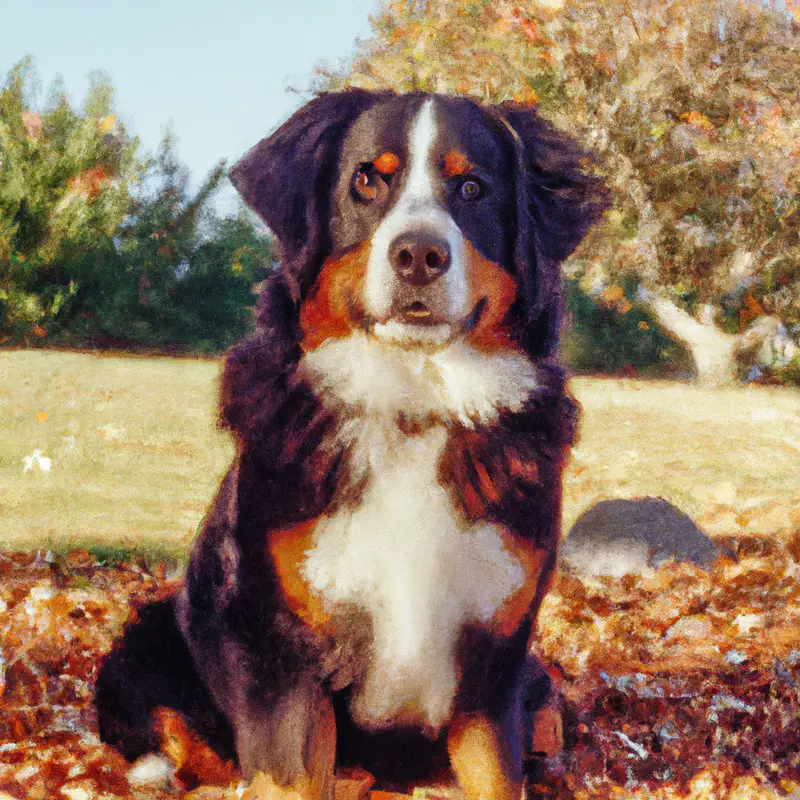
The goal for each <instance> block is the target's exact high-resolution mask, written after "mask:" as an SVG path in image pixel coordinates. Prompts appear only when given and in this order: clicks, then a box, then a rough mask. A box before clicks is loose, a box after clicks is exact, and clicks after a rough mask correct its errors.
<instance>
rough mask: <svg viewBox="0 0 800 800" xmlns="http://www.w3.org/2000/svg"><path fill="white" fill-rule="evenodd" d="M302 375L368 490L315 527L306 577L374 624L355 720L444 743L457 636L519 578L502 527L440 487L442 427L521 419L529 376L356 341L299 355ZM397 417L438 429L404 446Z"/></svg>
mask: <svg viewBox="0 0 800 800" xmlns="http://www.w3.org/2000/svg"><path fill="white" fill-rule="evenodd" d="M300 374H301V375H302V376H303V377H304V378H305V379H307V380H309V381H311V383H312V384H313V385H314V387H315V388H316V390H317V391H318V392H320V394H321V396H322V399H323V402H326V403H328V404H330V406H331V407H332V408H335V409H336V410H337V411H338V413H339V415H340V418H341V424H340V427H339V429H338V431H337V434H336V441H335V442H331V443H329V444H330V445H334V446H338V447H347V448H348V450H349V451H350V453H351V462H350V467H349V469H350V471H351V473H352V474H351V475H350V478H351V480H356V481H357V480H359V479H366V480H365V481H364V484H365V486H366V489H365V490H364V493H363V495H362V496H361V499H360V502H359V504H358V505H357V506H356V507H355V508H341V509H339V510H337V511H335V512H333V513H332V514H331V515H328V516H325V517H323V518H322V519H321V521H320V523H319V524H318V526H317V529H316V531H315V537H314V546H313V547H312V549H311V550H310V551H309V553H308V556H307V560H306V562H305V565H304V574H305V576H306V579H307V580H308V582H309V583H310V585H311V586H312V588H313V589H314V590H315V591H316V592H317V593H318V594H319V595H320V596H321V598H322V599H323V601H324V603H325V604H326V605H327V606H328V607H329V608H330V609H331V610H335V609H337V608H338V609H342V608H347V606H355V607H357V608H359V609H360V610H361V611H366V612H367V613H368V614H369V616H370V617H371V620H372V629H373V642H372V649H371V655H370V657H369V661H368V664H367V665H366V675H365V677H364V679H363V680H362V681H361V683H360V684H358V685H357V686H356V691H355V692H354V695H353V701H352V705H351V711H352V713H353V714H354V716H355V718H356V719H357V720H358V721H359V722H360V723H361V724H362V725H364V726H365V727H371V728H382V727H385V726H387V725H391V724H394V723H397V722H413V723H417V724H420V725H422V726H423V727H424V728H427V729H429V730H431V731H434V732H435V731H438V730H439V729H440V728H441V727H442V726H443V725H444V724H446V722H447V720H448V719H449V715H450V713H451V710H452V703H453V698H454V695H455V691H456V686H457V666H456V656H457V652H456V651H457V643H458V640H459V637H460V634H461V631H462V630H463V628H464V626H465V625H467V624H469V623H487V622H488V621H489V620H490V619H491V617H492V616H493V614H494V613H495V612H496V611H497V610H498V609H499V608H500V607H501V606H502V604H503V602H504V601H505V600H506V599H507V598H508V597H509V596H510V595H511V594H512V593H513V592H514V591H516V590H517V589H518V588H520V586H521V585H522V582H523V580H524V572H523V570H522V567H521V565H520V564H519V562H518V561H517V559H516V558H515V557H514V556H512V555H511V554H510V553H509V552H508V551H507V550H506V549H505V546H504V543H503V540H502V536H501V534H500V531H499V530H498V528H496V527H495V526H494V525H492V524H489V523H475V524H472V523H469V522H467V520H466V519H465V518H464V517H463V515H462V514H461V512H460V511H459V510H458V509H457V508H456V507H455V505H454V503H453V500H452V498H451V496H450V494H449V492H448V491H447V490H446V489H445V488H444V487H443V486H442V485H441V484H440V483H439V480H438V474H437V472H438V465H439V461H440V459H441V454H442V451H443V449H444V446H445V444H446V441H447V436H448V432H447V427H448V425H451V424H452V423H453V421H458V422H459V423H461V424H463V425H469V426H472V425H474V424H477V423H481V424H491V422H492V421H493V420H495V419H496V418H497V416H498V414H499V413H500V410H501V409H506V408H507V409H511V410H514V409H517V408H519V407H521V406H522V405H523V404H524V402H525V400H526V399H527V397H528V396H529V395H530V393H531V392H532V391H533V389H534V387H535V372H534V367H533V365H532V364H531V362H530V361H528V360H527V359H525V358H524V357H523V356H521V355H518V354H512V353H506V354H503V355H500V354H497V355H485V354H481V353H479V352H478V351H475V350H473V349H471V348H470V347H468V346H467V345H465V344H459V343H457V344H455V345H452V346H451V347H450V348H448V350H446V351H442V352H439V353H435V354H429V355H426V354H423V353H421V352H414V351H407V350H402V349H400V348H398V347H393V346H390V345H387V344H385V343H381V342H374V341H370V340H369V339H368V338H367V337H366V336H365V335H363V334H361V333H354V334H353V335H352V336H351V337H349V338H348V339H344V340H339V341H335V342H330V343H327V344H325V345H323V346H322V347H321V348H319V349H318V350H317V351H315V352H313V353H309V354H307V355H306V356H305V357H304V359H303V361H302V362H301V364H300ZM401 413H402V414H404V415H405V416H406V417H409V416H412V417H413V416H417V417H419V418H429V417H435V418H436V419H437V420H440V422H439V423H437V424H432V425H430V426H429V427H427V428H426V429H425V430H424V432H423V433H421V434H418V435H407V434H406V433H404V432H403V431H402V430H401V428H400V427H398V425H397V424H396V419H397V417H398V415H399V414H401Z"/></svg>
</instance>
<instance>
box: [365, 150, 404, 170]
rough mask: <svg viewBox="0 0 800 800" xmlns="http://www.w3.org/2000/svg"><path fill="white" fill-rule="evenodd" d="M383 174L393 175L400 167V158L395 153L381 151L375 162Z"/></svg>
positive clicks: (375, 165) (374, 164) (376, 167)
mask: <svg viewBox="0 0 800 800" xmlns="http://www.w3.org/2000/svg"><path fill="white" fill-rule="evenodd" d="M372 166H374V167H375V169H376V170H378V172H380V173H381V175H391V174H393V173H395V172H397V170H398V169H399V168H400V159H399V158H398V157H397V156H396V155H395V154H394V153H381V154H380V155H379V156H378V157H377V158H376V159H375V160H374V161H373V162H372Z"/></svg>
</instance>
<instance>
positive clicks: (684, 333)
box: [646, 294, 739, 386]
mask: <svg viewBox="0 0 800 800" xmlns="http://www.w3.org/2000/svg"><path fill="white" fill-rule="evenodd" d="M646 302H647V304H648V306H649V307H650V310H651V311H652V312H653V315H654V316H655V317H656V319H657V320H658V322H659V323H660V325H661V326H662V327H663V328H664V330H665V331H667V333H669V334H671V335H672V336H674V337H675V338H676V339H678V341H680V342H681V343H682V344H684V345H685V346H686V348H687V349H688V350H689V353H690V354H691V356H692V359H693V360H694V364H695V368H696V369H697V379H698V381H700V382H701V383H704V384H706V385H710V386H724V385H726V384H733V383H736V382H737V380H738V378H737V365H736V353H737V351H738V349H739V337H738V336H733V335H731V334H729V333H725V332H724V331H722V330H720V329H719V328H718V327H717V326H716V325H715V324H714V322H713V319H712V314H711V309H710V307H704V309H703V314H702V317H703V318H702V321H700V320H696V319H695V318H694V317H692V316H691V315H689V314H687V313H686V312H685V311H684V310H683V309H682V308H680V307H679V306H677V305H676V304H675V303H673V302H672V301H671V300H668V299H667V298H666V297H660V296H658V295H655V294H653V295H649V296H648V297H647V298H646Z"/></svg>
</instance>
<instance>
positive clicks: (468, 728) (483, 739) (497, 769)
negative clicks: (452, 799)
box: [447, 714, 522, 800]
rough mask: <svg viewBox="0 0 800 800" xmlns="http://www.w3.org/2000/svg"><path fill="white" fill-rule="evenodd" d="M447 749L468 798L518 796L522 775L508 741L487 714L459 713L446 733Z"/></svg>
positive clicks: (515, 799) (503, 799)
mask: <svg viewBox="0 0 800 800" xmlns="http://www.w3.org/2000/svg"><path fill="white" fill-rule="evenodd" d="M447 749H448V752H449V753H450V764H451V765H452V767H453V772H454V773H455V776H456V778H457V779H458V783H459V785H460V786H461V788H462V789H463V790H464V794H465V795H466V797H467V800H519V798H520V797H521V794H522V781H521V776H517V775H515V774H514V772H515V770H514V769H513V767H512V765H511V754H510V753H509V752H508V750H509V748H508V745H507V743H506V742H505V741H504V740H503V737H502V736H501V734H500V733H499V731H498V730H497V728H496V727H495V726H494V725H493V724H492V723H491V722H490V721H489V720H488V719H487V718H486V717H485V716H483V715H480V714H470V715H463V716H457V717H456V718H455V719H454V720H453V723H452V724H451V725H450V729H449V731H448V734H447Z"/></svg>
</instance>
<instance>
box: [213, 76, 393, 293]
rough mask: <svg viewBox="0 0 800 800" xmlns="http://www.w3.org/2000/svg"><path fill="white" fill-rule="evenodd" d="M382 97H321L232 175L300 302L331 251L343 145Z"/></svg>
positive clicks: (355, 93) (352, 93) (358, 92)
mask: <svg viewBox="0 0 800 800" xmlns="http://www.w3.org/2000/svg"><path fill="white" fill-rule="evenodd" d="M382 96H383V95H382V94H381V93H377V92H368V91H364V90H362V89H347V90H345V91H343V92H331V93H328V94H324V95H321V96H320V97H317V98H316V99H314V100H312V101H311V102H310V103H308V104H307V105H305V106H303V107H302V108H301V109H300V110H299V111H297V112H296V113H295V114H294V115H293V116H292V117H290V118H289V120H288V121H287V122H285V123H284V124H283V125H281V127H280V128H278V130H277V131H275V133H273V134H272V135H271V136H268V137H267V138H265V139H262V140H261V141H260V142H259V143H258V144H257V145H256V146H255V147H253V148H252V149H251V150H249V151H248V152H247V153H246V154H245V155H244V157H243V158H242V159H241V160H240V161H238V162H237V163H236V164H235V165H234V166H233V167H232V168H231V170H230V171H229V173H228V176H229V177H230V179H231V182H232V183H233V185H234V186H235V187H236V189H237V190H238V192H239V194H241V196H242V198H243V199H244V201H245V202H246V203H247V205H248V206H250V208H252V209H253V210H254V211H255V212H256V213H257V214H258V215H259V216H260V217H261V218H262V219H263V220H264V221H265V222H266V223H267V225H268V226H269V228H270V230H271V231H272V232H273V233H274V234H275V236H276V237H277V239H278V242H279V243H280V249H281V256H282V259H281V260H282V265H283V269H284V272H285V274H286V278H287V283H288V284H289V285H290V287H291V288H292V290H293V294H295V295H296V297H295V299H298V296H303V295H304V294H305V292H306V291H307V290H308V289H309V288H310V286H311V284H312V283H313V281H314V279H315V277H316V274H317V272H318V269H319V266H320V265H321V259H323V258H324V254H325V251H326V248H327V244H328V242H327V236H328V231H327V227H326V225H325V220H326V219H327V217H328V203H329V194H330V191H331V187H332V185H333V181H334V180H335V171H336V166H337V160H338V154H339V145H340V144H341V141H342V139H343V138H344V135H345V133H346V131H347V129H348V127H349V126H350V125H351V124H352V122H353V121H354V120H355V119H356V117H357V116H358V115H359V114H360V113H361V112H363V111H365V110H366V109H367V108H369V107H370V106H372V105H373V104H375V103H376V102H378V100H380V99H381V97H382ZM318 261H319V262H320V263H317V262H318Z"/></svg>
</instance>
